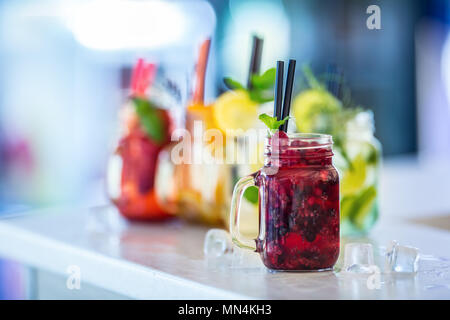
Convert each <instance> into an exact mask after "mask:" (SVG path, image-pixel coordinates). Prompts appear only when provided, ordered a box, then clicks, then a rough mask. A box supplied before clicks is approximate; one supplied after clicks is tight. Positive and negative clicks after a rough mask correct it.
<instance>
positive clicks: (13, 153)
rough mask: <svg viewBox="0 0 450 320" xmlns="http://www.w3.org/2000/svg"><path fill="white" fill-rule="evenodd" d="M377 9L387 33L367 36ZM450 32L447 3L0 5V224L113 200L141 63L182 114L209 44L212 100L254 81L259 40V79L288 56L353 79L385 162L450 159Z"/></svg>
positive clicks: (8, 1) (94, 0)
mask: <svg viewBox="0 0 450 320" xmlns="http://www.w3.org/2000/svg"><path fill="white" fill-rule="evenodd" d="M371 4H377V5H379V6H380V8H381V30H369V29H368V28H367V27H366V19H367V17H368V14H367V13H366V9H367V7H368V6H369V5H371ZM155 12H158V13H160V14H156V13H155ZM161 13H162V14H161ZM449 27H450V3H449V2H448V1H446V0H433V1H410V0H389V1H363V0H346V1H336V0H320V1H317V0H314V1H313V0H304V1H294V0H283V1H282V0H263V1H261V0H260V1H253V0H239V1H238V0H210V1H194V0H193V1H180V2H177V1H145V0H142V1H137V0H135V1H131V0H130V1H126V0H113V1H103V0H91V1H82V0H79V1H76V0H70V1H52V0H33V1H27V0H22V1H12V0H0V214H1V212H11V211H15V210H22V209H24V208H30V207H39V206H48V205H62V204H64V205H66V204H67V205H74V204H76V205H91V204H99V203H102V202H106V197H105V195H104V188H103V177H104V173H105V163H106V161H107V157H108V155H109V153H110V151H111V147H112V145H111V143H112V138H111V137H112V136H113V134H114V130H115V127H116V125H117V123H116V121H117V110H118V108H119V107H120V105H121V103H122V102H123V100H124V98H125V91H124V88H127V87H128V82H129V70H130V68H131V66H132V64H133V63H134V62H135V60H136V58H137V57H139V56H144V57H146V58H147V59H149V60H152V59H153V60H155V61H158V62H161V61H163V62H164V65H165V66H166V67H165V69H164V70H163V71H164V72H165V73H166V74H171V73H172V74H175V73H176V74H177V75H176V76H173V77H171V79H175V80H174V81H175V82H176V83H177V86H178V90H179V91H180V92H181V94H180V101H179V103H180V105H182V104H183V103H185V101H184V99H185V98H186V95H187V92H188V91H189V88H190V86H189V84H186V82H188V80H186V79H190V77H191V75H192V71H193V68H194V64H195V62H194V61H195V54H196V50H197V48H198V43H199V41H200V40H201V39H202V38H204V37H206V36H208V35H209V34H212V35H213V46H212V53H211V56H210V64H209V66H208V71H207V82H206V83H207V85H206V96H207V100H210V101H211V100H212V99H213V98H214V97H216V96H217V94H218V93H220V92H221V91H222V90H223V89H224V87H223V83H222V77H223V76H232V77H234V78H236V79H238V80H242V81H245V77H246V73H247V70H248V61H247V60H248V58H247V57H249V53H250V49H251V34H253V33H256V34H258V35H261V36H262V37H264V55H263V60H262V69H263V70H264V69H266V68H269V67H272V66H273V65H274V62H275V61H276V60H277V59H287V58H295V59H297V61H298V62H299V63H301V64H303V63H309V64H310V65H311V66H312V68H313V69H314V71H315V72H317V73H320V72H325V69H326V67H327V65H328V64H330V63H332V64H336V65H337V66H339V67H340V68H341V69H342V70H344V74H345V77H346V80H347V85H348V86H349V87H350V88H351V89H352V93H353V98H354V100H355V101H357V102H358V103H359V104H361V105H363V106H365V107H368V108H370V109H372V110H373V112H374V115H375V123H376V136H377V137H378V139H379V140H380V141H381V143H382V145H383V152H384V156H385V157H386V158H387V159H390V158H395V157H402V156H405V155H408V156H413V157H420V158H439V159H444V160H446V159H448V158H449V157H450V103H449V99H450V96H449V94H450V40H449V38H448V34H449V33H448V31H449V30H450V28H449ZM174 70H175V71H174ZM180 112H181V111H180Z"/></svg>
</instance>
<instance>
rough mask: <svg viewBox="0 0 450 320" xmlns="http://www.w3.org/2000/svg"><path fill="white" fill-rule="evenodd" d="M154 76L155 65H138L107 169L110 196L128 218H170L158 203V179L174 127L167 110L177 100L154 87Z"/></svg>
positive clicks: (121, 110) (164, 90)
mask: <svg viewBox="0 0 450 320" xmlns="http://www.w3.org/2000/svg"><path fill="white" fill-rule="evenodd" d="M155 73H156V67H155V66H154V65H152V64H146V63H145V62H144V61H143V60H139V61H138V63H137V65H136V67H135V69H134V71H133V78H132V83H131V94H130V95H129V96H128V97H127V99H126V102H125V103H124V105H123V106H122V107H121V109H120V111H119V130H118V134H117V141H116V143H115V147H114V151H113V153H112V155H111V156H110V158H109V161H108V166H107V176H106V186H107V193H108V196H109V198H110V199H111V202H112V203H113V204H114V205H115V206H116V207H117V208H118V210H119V211H120V213H121V214H122V215H123V216H124V217H126V218H129V219H139V220H160V219H164V218H168V217H170V215H169V213H168V212H167V211H166V210H164V209H163V208H162V207H161V206H160V204H159V203H158V201H157V197H156V191H155V175H156V171H157V166H158V156H159V153H160V152H161V150H162V149H163V148H164V147H165V146H166V145H168V144H169V142H170V135H171V132H172V130H173V126H174V125H173V117H172V115H171V112H170V111H169V110H168V109H169V107H171V106H173V105H174V101H173V99H174V98H173V95H172V94H171V93H170V92H168V90H167V89H165V88H164V87H163V86H162V85H161V84H160V83H155V84H153V83H152V82H153V78H154V77H155ZM150 84H151V85H150ZM149 91H151V96H150V97H148V93H149ZM163 106H164V107H163Z"/></svg>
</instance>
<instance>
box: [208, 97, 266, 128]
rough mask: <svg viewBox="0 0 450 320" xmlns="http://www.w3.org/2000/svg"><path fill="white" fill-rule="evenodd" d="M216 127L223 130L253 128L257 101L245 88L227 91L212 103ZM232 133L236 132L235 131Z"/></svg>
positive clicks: (256, 112)
mask: <svg viewBox="0 0 450 320" xmlns="http://www.w3.org/2000/svg"><path fill="white" fill-rule="evenodd" d="M213 116H214V121H215V123H216V125H217V127H218V128H219V129H220V130H222V131H223V132H227V130H228V133H231V134H233V132H232V131H229V130H239V129H242V130H248V129H250V128H253V127H254V125H255V122H256V120H257V118H258V103H256V102H255V101H253V100H251V99H250V95H249V94H248V92H247V91H246V90H235V91H227V92H225V93H223V94H222V95H221V96H220V97H219V98H218V99H217V100H216V102H215V103H214V105H213ZM234 134H237V133H236V132H235V133H234Z"/></svg>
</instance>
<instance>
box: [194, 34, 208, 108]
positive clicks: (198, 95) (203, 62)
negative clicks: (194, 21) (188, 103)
mask: <svg viewBox="0 0 450 320" xmlns="http://www.w3.org/2000/svg"><path fill="white" fill-rule="evenodd" d="M210 47H211V38H208V39H206V40H205V41H203V42H202V44H201V46H200V52H199V56H198V61H197V66H196V72H195V75H196V79H195V91H194V95H193V97H192V102H193V103H194V104H203V103H204V98H205V75H206V66H207V64H208V55H209V49H210Z"/></svg>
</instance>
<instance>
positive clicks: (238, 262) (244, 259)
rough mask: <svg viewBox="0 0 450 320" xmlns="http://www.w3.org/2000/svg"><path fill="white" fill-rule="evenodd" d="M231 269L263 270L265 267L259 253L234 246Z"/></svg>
mask: <svg viewBox="0 0 450 320" xmlns="http://www.w3.org/2000/svg"><path fill="white" fill-rule="evenodd" d="M231 267H232V268H234V269H241V268H244V269H255V268H256V269H259V268H263V267H264V265H263V263H262V261H261V257H260V256H259V254H258V253H256V252H252V251H250V250H248V249H242V248H239V247H238V246H236V245H234V246H233V255H232V260H231Z"/></svg>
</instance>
